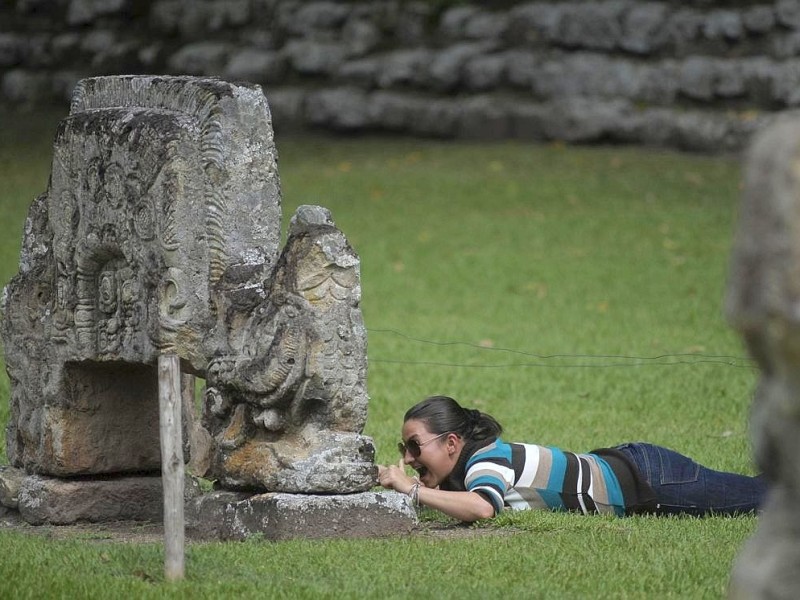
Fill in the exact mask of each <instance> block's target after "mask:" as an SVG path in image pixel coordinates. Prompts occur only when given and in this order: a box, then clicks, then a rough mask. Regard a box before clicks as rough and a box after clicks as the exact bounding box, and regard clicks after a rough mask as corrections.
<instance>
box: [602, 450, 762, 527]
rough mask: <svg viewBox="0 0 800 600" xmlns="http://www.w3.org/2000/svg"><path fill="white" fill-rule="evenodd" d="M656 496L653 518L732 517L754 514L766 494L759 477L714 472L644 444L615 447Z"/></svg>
mask: <svg viewBox="0 0 800 600" xmlns="http://www.w3.org/2000/svg"><path fill="white" fill-rule="evenodd" d="M617 449H618V450H620V451H622V452H623V453H624V454H625V455H626V456H628V458H630V459H631V460H632V461H633V464H634V465H636V467H637V468H638V469H639V472H640V473H641V474H642V476H643V477H644V479H645V481H647V483H649V484H650V487H652V488H653V491H654V492H655V493H656V502H657V503H658V507H657V509H656V514H664V515H676V514H684V515H694V516H701V515H707V514H712V513H713V514H722V515H733V514H741V513H748V512H754V511H755V510H757V509H758V507H759V506H761V504H762V501H763V499H764V497H765V494H766V491H767V482H766V480H765V479H764V477H763V476H757V477H748V476H747V475H738V474H736V473H725V472H722V471H714V470H712V469H709V468H706V467H704V466H702V465H699V464H697V463H696V462H695V461H693V460H692V459H691V458H687V457H686V456H683V455H682V454H678V453H677V452H674V451H673V450H669V449H667V448H663V447H661V446H655V445H653V444H645V443H631V444H623V445H621V446H617Z"/></svg>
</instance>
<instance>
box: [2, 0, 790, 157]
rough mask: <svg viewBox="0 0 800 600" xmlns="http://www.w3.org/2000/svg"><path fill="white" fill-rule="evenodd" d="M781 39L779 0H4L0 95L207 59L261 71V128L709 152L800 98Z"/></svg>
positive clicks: (207, 64)
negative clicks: (265, 118) (265, 124)
mask: <svg viewBox="0 0 800 600" xmlns="http://www.w3.org/2000/svg"><path fill="white" fill-rule="evenodd" d="M443 7H444V8H443ZM798 52H800V9H798V5H797V2H796V0H740V1H738V2H722V1H717V2H715V1H713V0H680V1H679V0H662V1H648V2H640V1H638V0H602V1H597V2H583V1H563V0H562V1H559V0H546V1H536V2H498V3H487V2H430V1H401V0H376V1H371V2H364V1H361V0H350V1H344V0H342V1H332V0H315V1H311V2H301V1H298V0H202V1H195V0H149V1H147V0H146V1H142V2H132V1H131V0H108V1H105V2H97V1H94V0H15V1H12V2H6V3H0V102H8V103H12V104H18V105H22V106H30V105H32V104H35V103H36V102H47V101H57V102H62V103H63V102H65V101H66V99H68V97H69V95H70V94H71V91H72V88H73V87H74V84H75V82H76V81H78V80H79V79H81V78H84V77H88V76H93V75H106V74H119V73H161V74H172V75H179V74H188V75H202V76H218V77H223V78H226V79H229V80H242V81H250V82H254V83H258V84H261V85H263V86H264V88H265V89H266V90H267V91H268V96H269V98H270V103H271V107H272V109H273V112H274V118H275V124H276V127H277V128H278V131H281V129H283V130H284V131H285V130H287V129H288V128H290V127H296V126H302V127H311V128H322V129H327V130H335V131H347V132H362V131H380V132H393V133H403V134H411V135H418V136H432V137H441V138H453V137H464V138H481V139H486V138H495V139H497V138H520V139H525V140H565V141H568V142H598V141H601V142H616V143H639V144H650V145H659V146H670V147H678V148H685V149H690V150H701V151H707V152H720V151H730V150H738V149H741V148H743V147H744V145H745V144H746V143H747V141H748V139H749V136H750V135H751V134H752V132H753V131H755V130H757V129H758V128H759V127H760V126H761V125H763V123H764V122H765V121H767V120H769V118H770V117H771V116H773V115H774V114H775V113H776V112H780V111H784V110H791V109H796V108H797V107H798V106H800V95H799V94H798V93H797V90H798V88H799V87H800V59H799V58H798Z"/></svg>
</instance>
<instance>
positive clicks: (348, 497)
mask: <svg viewBox="0 0 800 600" xmlns="http://www.w3.org/2000/svg"><path fill="white" fill-rule="evenodd" d="M417 524H418V520H417V515H416V513H415V511H414V509H413V508H412V507H411V505H410V504H409V502H408V498H407V497H406V496H405V495H403V494H398V493H397V492H362V493H357V494H340V495H311V494H284V493H267V494H258V495H252V494H247V493H242V492H226V491H218V492H212V493H210V494H205V495H203V496H200V497H198V498H195V499H194V500H193V501H191V502H190V503H188V504H187V509H186V526H187V532H188V533H190V534H191V535H192V536H193V537H198V538H201V539H220V540H244V539H247V538H251V537H257V536H260V537H263V538H264V539H266V540H273V541H277V540H287V539H293V538H306V539H308V538H311V539H318V538H365V537H381V536H387V535H398V534H405V533H409V532H410V531H412V530H413V529H414V528H415V527H416V526H417Z"/></svg>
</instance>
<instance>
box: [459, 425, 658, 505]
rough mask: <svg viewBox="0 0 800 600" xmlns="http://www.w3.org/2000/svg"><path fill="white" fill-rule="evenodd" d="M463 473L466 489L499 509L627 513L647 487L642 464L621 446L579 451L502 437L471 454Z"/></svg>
mask: <svg viewBox="0 0 800 600" xmlns="http://www.w3.org/2000/svg"><path fill="white" fill-rule="evenodd" d="M463 477H464V479H463V482H464V488H465V489H466V490H468V491H473V492H477V493H478V494H480V495H481V496H483V497H484V498H486V499H487V500H488V501H489V502H490V503H491V504H492V506H493V507H494V510H495V514H497V513H499V512H500V511H502V510H503V507H504V506H508V507H510V508H512V509H516V510H527V509H533V508H539V509H549V510H556V511H558V510H570V511H580V512H582V513H583V514H611V515H617V516H623V515H625V514H626V506H629V507H632V508H633V506H631V505H635V504H637V503H638V500H639V498H637V497H636V495H637V494H636V492H638V491H641V490H640V489H639V488H638V485H639V483H640V482H639V481H638V479H639V478H638V473H637V472H636V469H635V468H633V472H631V468H630V466H629V465H628V463H627V461H626V460H624V459H621V458H620V457H619V456H618V453H617V451H615V450H611V449H609V450H596V451H593V452H591V453H588V454H575V453H573V452H565V451H563V450H560V449H558V448H552V447H546V446H538V445H535V444H516V443H512V444H509V443H505V442H503V441H502V440H501V439H499V438H498V439H496V440H494V441H493V442H492V443H490V444H489V445H487V446H484V447H482V448H480V449H478V450H477V451H475V452H474V453H472V455H471V456H469V457H468V458H467V460H466V463H465V464H464V475H463ZM645 485H646V484H645ZM624 488H627V489H626V491H628V492H629V493H628V494H627V495H628V496H630V497H629V498H628V499H627V500H628V502H626V494H625V493H623V489H624ZM631 512H634V511H631Z"/></svg>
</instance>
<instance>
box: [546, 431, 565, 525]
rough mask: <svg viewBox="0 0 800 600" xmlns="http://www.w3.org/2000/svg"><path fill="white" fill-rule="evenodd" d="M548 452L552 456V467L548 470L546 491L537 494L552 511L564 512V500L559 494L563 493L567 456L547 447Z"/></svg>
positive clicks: (551, 447) (560, 451)
mask: <svg viewBox="0 0 800 600" xmlns="http://www.w3.org/2000/svg"><path fill="white" fill-rule="evenodd" d="M547 449H548V450H550V452H551V453H552V456H553V465H552V467H551V469H550V476H549V477H548V479H547V490H540V491H539V494H540V495H541V496H542V498H543V499H544V501H545V502H546V503H547V506H548V507H550V508H552V509H553V510H559V509H561V510H564V509H565V507H564V500H563V499H562V498H561V492H563V491H564V478H565V477H566V476H567V455H566V454H564V451H563V450H560V449H558V448H554V447H553V446H548V447H547Z"/></svg>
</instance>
